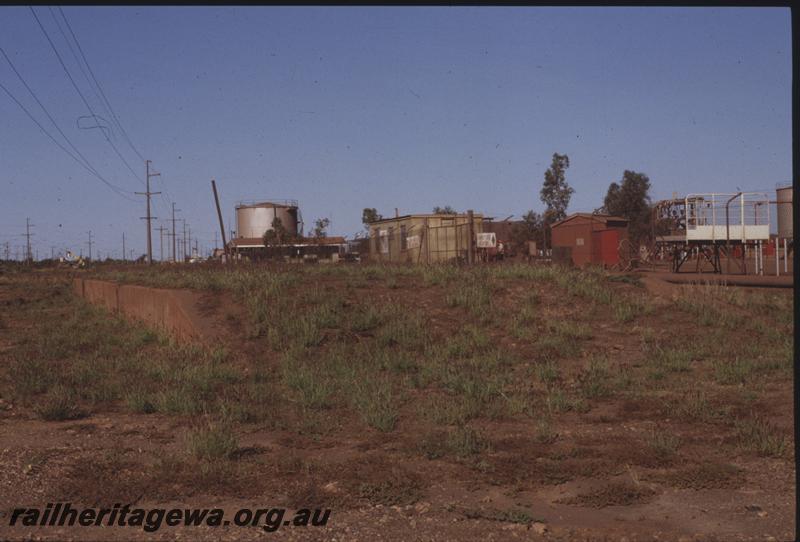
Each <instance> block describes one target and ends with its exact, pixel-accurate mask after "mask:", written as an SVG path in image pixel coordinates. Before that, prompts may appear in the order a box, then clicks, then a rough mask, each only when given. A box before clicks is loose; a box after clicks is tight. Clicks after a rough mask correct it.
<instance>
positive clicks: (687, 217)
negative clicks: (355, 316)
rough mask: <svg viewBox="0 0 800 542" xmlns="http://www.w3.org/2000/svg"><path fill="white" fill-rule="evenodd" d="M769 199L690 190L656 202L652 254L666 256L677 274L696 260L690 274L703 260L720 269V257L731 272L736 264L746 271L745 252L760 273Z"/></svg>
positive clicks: (758, 195) (751, 194) (699, 268)
mask: <svg viewBox="0 0 800 542" xmlns="http://www.w3.org/2000/svg"><path fill="white" fill-rule="evenodd" d="M769 204H770V201H769V197H767V195H766V194H764V193H761V192H737V193H735V194H720V193H708V194H688V195H687V196H686V197H684V198H673V199H669V200H662V201H659V202H657V203H656V204H655V205H654V207H653V218H652V238H653V246H652V248H651V249H650V253H651V255H652V257H654V258H659V259H662V260H663V259H669V260H670V261H671V268H672V272H674V273H679V272H681V269H682V268H683V267H684V265H685V264H686V263H687V262H689V261H691V260H694V262H695V269H694V272H696V273H699V272H702V266H703V263H704V262H708V263H709V264H710V265H711V269H712V272H714V273H722V272H723V269H722V263H721V262H722V260H721V258H722V256H725V258H726V260H727V262H728V266H727V269H726V271H727V272H728V273H730V272H731V269H730V267H731V266H730V264H731V262H736V265H737V267H738V268H739V269H738V270H739V272H741V273H746V270H747V269H746V253H747V252H748V251H749V252H751V253H752V254H754V256H755V263H756V271H757V272H761V273H763V265H764V262H763V248H764V245H765V243H766V242H768V241H769V239H770V235H769V226H770V209H769Z"/></svg>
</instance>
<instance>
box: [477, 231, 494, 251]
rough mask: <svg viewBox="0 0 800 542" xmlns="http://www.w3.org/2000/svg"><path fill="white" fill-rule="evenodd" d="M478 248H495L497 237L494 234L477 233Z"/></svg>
mask: <svg viewBox="0 0 800 542" xmlns="http://www.w3.org/2000/svg"><path fill="white" fill-rule="evenodd" d="M477 236H478V248H494V247H496V246H497V237H496V236H495V234H494V233H478V234H477Z"/></svg>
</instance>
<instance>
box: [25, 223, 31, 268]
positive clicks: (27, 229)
mask: <svg viewBox="0 0 800 542" xmlns="http://www.w3.org/2000/svg"><path fill="white" fill-rule="evenodd" d="M31 226H33V224H31V219H30V218H26V219H25V238H26V239H27V241H26V243H25V246H26V249H25V250H26V252H25V260H26V261H30V260H32V259H33V254H32V253H31V237H33V234H32V233H31Z"/></svg>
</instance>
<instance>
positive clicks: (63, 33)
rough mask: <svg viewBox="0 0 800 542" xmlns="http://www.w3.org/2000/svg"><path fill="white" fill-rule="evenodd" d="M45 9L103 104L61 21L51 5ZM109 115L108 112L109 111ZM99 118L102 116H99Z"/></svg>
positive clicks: (101, 127)
mask: <svg viewBox="0 0 800 542" xmlns="http://www.w3.org/2000/svg"><path fill="white" fill-rule="evenodd" d="M47 9H48V11H50V16H51V17H52V18H53V21H55V23H56V27H58V31H59V32H60V33H61V37H62V38H64V41H65V42H67V47H69V52H70V53H72V58H73V59H75V63H76V64H77V65H78V68H79V69H80V70H81V74H83V78H84V79H85V80H86V83H87V84H88V85H89V88H90V89H92V92H93V93H94V96H95V98H97V99H98V100H100V103H101V104H103V102H102V98H100V95H99V94H98V93H97V90H96V89H95V88H94V87H93V86H92V82H91V81H90V80H89V75H88V74H87V73H86V70H85V69H84V68H83V64H81V61H80V60H79V59H78V54H77V53H76V52H75V48H74V47H73V46H72V43H71V42H70V41H69V38H68V37H67V33H66V32H64V28H63V26H62V25H61V23H60V22H59V20H58V18H57V17H56V15H55V12H54V11H53V8H52V7H48V8H47ZM104 107H105V106H104ZM105 109H106V111H108V108H107V107H106V108H105ZM109 115H111V113H110V112H109ZM100 118H102V117H100ZM95 120H97V119H95ZM103 120H104V121H105V120H106V119H103ZM106 122H108V121H106ZM97 127H98V128H100V129H101V130H102V129H104V128H107V127H106V126H101V125H100V124H99V123H98V124H97ZM112 135H113V132H112Z"/></svg>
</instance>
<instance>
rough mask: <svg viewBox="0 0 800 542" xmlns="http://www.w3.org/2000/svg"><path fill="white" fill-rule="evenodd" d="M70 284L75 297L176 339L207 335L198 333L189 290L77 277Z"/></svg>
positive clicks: (200, 325)
mask: <svg viewBox="0 0 800 542" xmlns="http://www.w3.org/2000/svg"><path fill="white" fill-rule="evenodd" d="M72 287H73V292H74V293H75V294H76V295H77V296H79V297H83V298H84V299H85V300H86V301H88V302H89V303H92V304H93V305H98V306H100V307H103V308H105V309H106V310H108V311H109V312H115V313H119V314H122V315H123V316H125V317H127V318H130V319H133V320H138V321H140V322H142V323H144V324H145V325H147V326H149V327H152V328H155V329H159V330H161V331H165V332H167V333H169V334H171V335H172V336H173V337H175V338H176V339H178V340H181V341H192V340H203V339H207V338H208V337H204V335H203V333H202V332H201V329H202V327H203V326H202V321H201V318H200V317H199V315H198V314H197V311H196V310H195V301H196V299H195V297H196V296H195V295H194V294H192V293H191V292H188V291H182V290H164V289H159V288H148V287H146V286H134V285H130V284H122V285H120V284H116V283H114V282H108V281H104V280H94V279H81V278H76V279H74V281H73V284H72Z"/></svg>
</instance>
